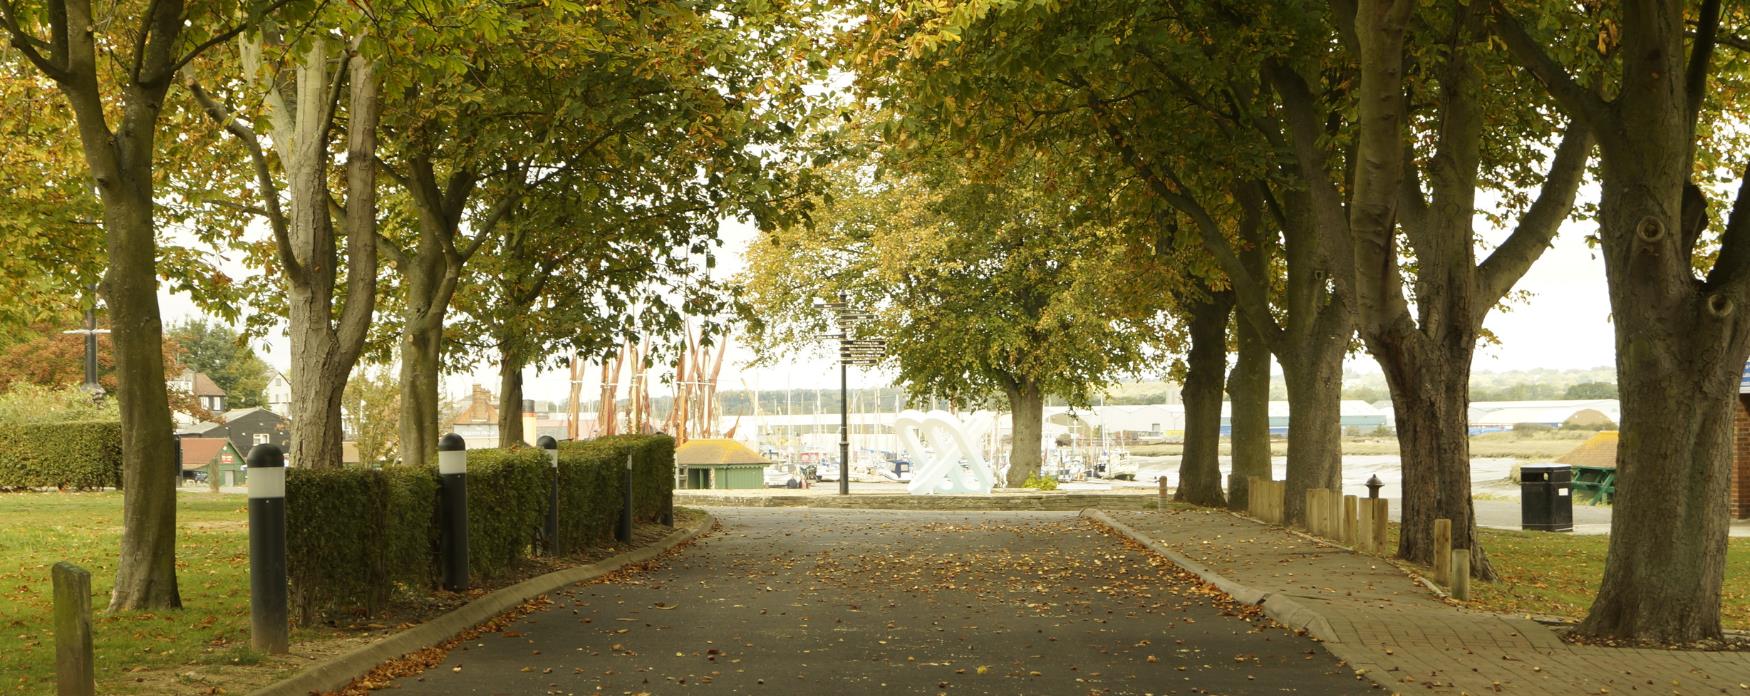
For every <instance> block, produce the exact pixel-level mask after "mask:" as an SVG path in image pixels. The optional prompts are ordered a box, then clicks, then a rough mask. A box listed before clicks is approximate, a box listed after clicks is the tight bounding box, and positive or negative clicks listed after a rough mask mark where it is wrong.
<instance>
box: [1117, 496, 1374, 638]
mask: <svg viewBox="0 0 1750 696" xmlns="http://www.w3.org/2000/svg"><path fill="white" fill-rule="evenodd" d="M1082 517H1085V518H1088V519H1090V520H1093V521H1095V522H1098V523H1099V524H1101V525H1104V526H1105V527H1106V528H1108V529H1111V530H1112V531H1114V532H1117V533H1119V534H1122V535H1124V536H1125V537H1127V538H1129V539H1130V540H1131V541H1134V542H1136V543H1138V544H1142V545H1143V546H1144V547H1146V548H1148V550H1150V551H1153V552H1155V553H1157V554H1160V555H1161V556H1164V557H1166V559H1167V560H1169V561H1172V562H1173V565H1176V566H1179V567H1180V568H1183V569H1185V571H1186V572H1189V573H1191V574H1192V575H1196V576H1197V577H1198V578H1201V579H1202V580H1203V581H1204V582H1207V583H1209V584H1211V585H1214V586H1215V588H1216V589H1218V590H1221V591H1222V592H1224V593H1226V594H1227V595H1228V596H1229V597H1233V598H1234V599H1235V600H1236V601H1239V602H1242V603H1245V604H1255V605H1258V606H1261V607H1263V609H1264V615H1265V616H1268V617H1270V618H1271V619H1274V620H1275V621H1276V622H1277V623H1280V624H1282V625H1284V626H1287V627H1289V628H1291V629H1295V630H1304V631H1306V633H1307V635H1309V636H1312V637H1313V638H1316V639H1318V640H1319V641H1321V642H1324V643H1338V642H1341V641H1340V639H1339V638H1338V637H1337V632H1336V631H1334V630H1331V624H1330V622H1329V621H1326V620H1325V617H1324V616H1322V615H1320V614H1319V613H1318V612H1316V611H1313V610H1312V609H1310V608H1308V607H1307V606H1306V605H1304V604H1301V603H1300V602H1297V601H1295V600H1294V598H1293V597H1289V596H1287V595H1283V594H1279V593H1270V592H1263V591H1260V590H1258V589H1255V588H1252V587H1250V586H1247V585H1242V584H1240V583H1237V582H1234V581H1233V580H1229V579H1228V578H1226V577H1224V576H1222V575H1221V574H1220V573H1217V572H1215V571H1213V570H1210V569H1209V568H1207V567H1205V566H1204V565H1203V564H1201V563H1198V562H1196V561H1193V560H1191V559H1189V558H1186V557H1185V556H1184V555H1183V554H1180V553H1179V552H1177V551H1174V550H1172V549H1170V548H1167V547H1166V546H1165V545H1162V544H1161V543H1160V542H1157V541H1155V540H1153V539H1150V538H1148V537H1147V536H1146V535H1144V534H1142V533H1141V532H1138V531H1136V530H1135V529H1132V528H1131V527H1130V525H1127V524H1124V523H1123V522H1119V521H1118V520H1115V519H1112V516H1110V515H1107V514H1106V513H1104V512H1102V511H1100V510H1095V509H1092V508H1089V509H1086V510H1083V511H1082ZM1332 654H1336V651H1332ZM1337 657H1338V658H1342V657H1343V656H1342V655H1337Z"/></svg>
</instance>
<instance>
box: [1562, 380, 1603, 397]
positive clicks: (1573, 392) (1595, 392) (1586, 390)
mask: <svg viewBox="0 0 1750 696" xmlns="http://www.w3.org/2000/svg"><path fill="white" fill-rule="evenodd" d="M1562 398H1564V399H1614V398H1616V384H1615V383H1613V382H1581V383H1579V384H1574V385H1570V386H1569V387H1568V390H1567V391H1566V392H1563V393H1562Z"/></svg>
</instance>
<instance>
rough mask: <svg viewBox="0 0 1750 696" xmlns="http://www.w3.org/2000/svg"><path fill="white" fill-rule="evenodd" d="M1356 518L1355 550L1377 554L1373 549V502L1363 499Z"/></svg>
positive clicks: (1359, 503) (1359, 501)
mask: <svg viewBox="0 0 1750 696" xmlns="http://www.w3.org/2000/svg"><path fill="white" fill-rule="evenodd" d="M1356 502H1357V504H1358V507H1357V514H1356V517H1355V548H1356V549H1357V550H1359V551H1361V552H1362V553H1375V552H1376V551H1375V549H1374V548H1373V501H1371V500H1367V499H1361V500H1358V501H1356Z"/></svg>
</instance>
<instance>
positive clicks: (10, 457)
mask: <svg viewBox="0 0 1750 696" xmlns="http://www.w3.org/2000/svg"><path fill="white" fill-rule="evenodd" d="M121 485H122V426H121V423H119V422H117V421H80V422H70V423H52V424H50V423H32V424H26V425H0V490H3V489H8V488H75V489H91V488H108V487H115V488H120V487H121Z"/></svg>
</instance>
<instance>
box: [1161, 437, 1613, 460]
mask: <svg viewBox="0 0 1750 696" xmlns="http://www.w3.org/2000/svg"><path fill="white" fill-rule="evenodd" d="M1595 434H1596V432H1594V431H1591V430H1549V431H1543V432H1532V433H1525V432H1511V431H1508V432H1499V433H1484V434H1482V435H1474V436H1472V437H1471V439H1470V454H1471V456H1472V457H1482V458H1490V459H1520V460H1527V461H1549V460H1551V459H1555V458H1556V457H1560V456H1562V455H1564V454H1567V453H1568V452H1569V451H1570V450H1572V449H1574V448H1575V447H1578V446H1580V443H1582V442H1585V441H1586V438H1589V437H1592V436H1593V435H1595ZM1231 444H1232V443H1231V442H1230V441H1229V440H1228V439H1227V438H1222V441H1221V453H1222V455H1223V456H1226V455H1228V454H1232V447H1231ZM1342 447H1343V454H1345V455H1388V454H1390V455H1395V454H1397V453H1398V440H1397V438H1396V437H1389V436H1374V435H1348V436H1344V437H1343V439H1342ZM1127 449H1128V450H1129V451H1130V454H1131V455H1132V456H1143V457H1169V456H1171V457H1176V456H1179V455H1180V454H1182V453H1183V452H1184V446H1183V445H1181V444H1179V443H1166V444H1159V445H1132V446H1130V447H1128V448H1127ZM1270 454H1271V455H1273V456H1278V457H1282V456H1287V455H1288V440H1287V439H1285V438H1280V437H1278V438H1273V439H1272V440H1271V441H1270Z"/></svg>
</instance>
